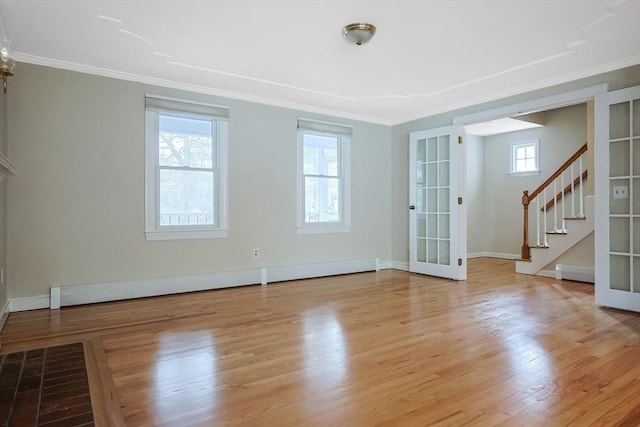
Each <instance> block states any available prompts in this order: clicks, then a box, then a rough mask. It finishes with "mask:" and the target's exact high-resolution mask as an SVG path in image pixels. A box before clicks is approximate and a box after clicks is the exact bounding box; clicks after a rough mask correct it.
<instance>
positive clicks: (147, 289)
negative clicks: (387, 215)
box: [49, 258, 379, 309]
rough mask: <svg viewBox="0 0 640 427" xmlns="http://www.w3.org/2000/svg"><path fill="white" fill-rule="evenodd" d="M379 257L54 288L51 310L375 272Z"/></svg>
mask: <svg viewBox="0 0 640 427" xmlns="http://www.w3.org/2000/svg"><path fill="white" fill-rule="evenodd" d="M378 266H379V260H378V259H376V258H371V259H361V260H347V261H333V262H322V263H313V264H299V265H290V266H275V267H265V268H253V269H246V270H238V271H229V272H220V273H210V274H198V275H190V276H178V277H164V278H156V279H142V280H130V281H123V282H110V283H91V284H79V285H66V286H54V287H52V288H51V295H50V305H49V307H50V308H51V309H57V308H60V307H64V306H72V305H80V304H92V303H99V302H107V301H119V300H127V299H134V298H144V297H153V296H160V295H171V294H178V293H185V292H194V291H206V290H213V289H221V288H229V287H234V286H245V285H255V284H261V283H262V284H266V283H272V282H282V281H286V280H297V279H307V278H313V277H322V276H334V275H339V274H349V273H361V272H365V271H376V270H377V268H378Z"/></svg>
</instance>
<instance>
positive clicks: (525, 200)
mask: <svg viewBox="0 0 640 427" xmlns="http://www.w3.org/2000/svg"><path fill="white" fill-rule="evenodd" d="M586 151H587V144H584V145H583V146H582V147H580V149H579V150H578V151H577V152H576V153H574V154H573V155H572V156H571V157H570V158H569V159H568V160H567V161H566V162H564V163H563V164H562V166H560V168H559V169H558V170H557V171H555V172H554V173H553V174H552V175H551V176H550V177H549V178H547V180H546V181H545V182H544V183H542V185H540V186H539V187H538V188H536V189H535V190H534V191H533V192H532V193H531V194H529V191H528V190H525V191H524V192H523V195H522V207H523V211H524V216H523V221H524V226H523V243H522V259H523V260H530V259H531V250H530V246H529V232H530V231H529V204H530V203H531V202H533V201H534V200H535V202H536V231H535V233H536V243H537V246H538V247H540V246H541V245H540V242H541V238H540V235H541V233H542V236H543V239H544V243H543V244H542V246H543V247H549V241H548V237H547V234H548V233H549V231H548V228H547V216H548V213H549V209H551V208H553V212H552V213H553V231H552V232H553V233H566V232H567V225H566V218H567V217H566V214H565V212H566V209H567V207H566V204H567V200H566V199H565V195H566V194H567V193H569V192H570V193H571V215H572V216H571V217H572V218H584V217H585V216H584V199H583V189H582V187H583V185H584V179H585V178H586V177H587V171H586V170H583V169H582V158H583V155H584V153H586ZM574 163H577V166H578V172H579V173H578V177H577V178H574ZM569 168H571V171H570V172H569V175H570V177H571V183H570V184H569V185H567V186H566V187H565V182H564V180H565V172H566V171H567V169H569ZM558 180H560V185H561V188H560V192H559V193H558V188H557V186H558ZM552 184H553V195H552V197H553V199H552V200H549V199H548V198H547V188H549V187H551V185H552ZM576 185H577V186H579V193H580V194H579V199H580V213H579V214H578V215H576V212H575V209H576V203H575V189H576V188H575V187H576ZM539 196H540V197H542V209H540V197H539ZM547 200H549V201H547ZM558 203H562V206H558ZM540 212H542V222H543V230H540ZM558 215H562V216H561V217H560V219H561V221H562V223H561V226H562V228H560V227H559V226H558Z"/></svg>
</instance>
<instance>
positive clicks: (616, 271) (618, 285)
mask: <svg viewBox="0 0 640 427" xmlns="http://www.w3.org/2000/svg"><path fill="white" fill-rule="evenodd" d="M630 259H631V257H629V256H622V255H611V256H610V260H611V262H610V265H611V267H610V268H611V269H610V276H611V277H610V281H609V287H610V288H611V289H615V290H618V291H629V290H630V286H629V285H630V283H629V282H630V280H631V274H630V271H631V264H630V262H629V261H630Z"/></svg>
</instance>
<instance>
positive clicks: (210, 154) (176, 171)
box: [145, 96, 229, 240]
mask: <svg viewBox="0 0 640 427" xmlns="http://www.w3.org/2000/svg"><path fill="white" fill-rule="evenodd" d="M145 114H146V116H145V120H146V136H145V138H146V144H145V157H146V167H145V172H146V180H145V190H146V203H145V204H146V213H145V220H146V221H145V222H146V224H145V232H146V236H147V239H148V240H158V239H194V238H212V237H225V236H226V233H227V218H226V193H227V191H226V183H227V179H226V177H227V175H226V173H227V171H226V158H227V154H226V148H227V127H228V124H227V118H228V116H229V114H228V110H227V109H225V108H222V107H216V106H213V105H205V104H198V103H191V102H186V101H178V100H174V99H167V98H159V97H151V96H147V97H146V113H145Z"/></svg>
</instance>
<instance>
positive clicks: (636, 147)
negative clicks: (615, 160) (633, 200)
mask: <svg viewBox="0 0 640 427" xmlns="http://www.w3.org/2000/svg"><path fill="white" fill-rule="evenodd" d="M638 121H639V122H640V117H639V118H638ZM633 174H634V175H636V176H638V175H640V138H635V139H634V140H633Z"/></svg>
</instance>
